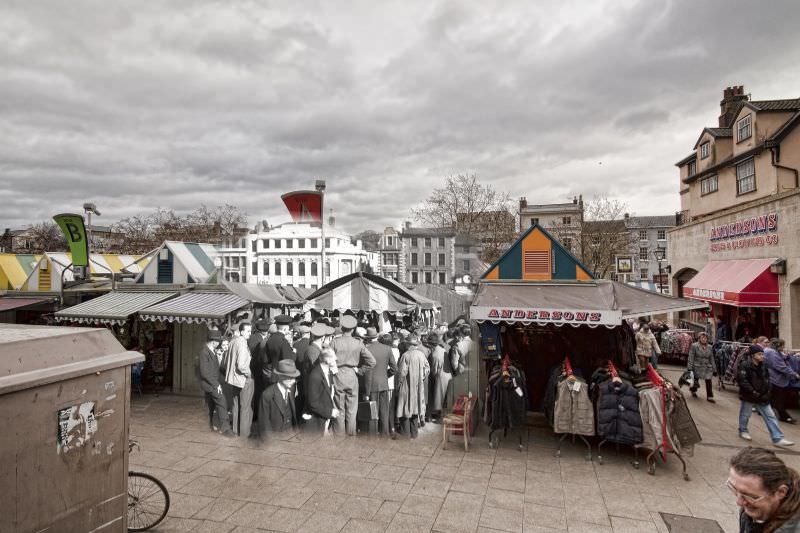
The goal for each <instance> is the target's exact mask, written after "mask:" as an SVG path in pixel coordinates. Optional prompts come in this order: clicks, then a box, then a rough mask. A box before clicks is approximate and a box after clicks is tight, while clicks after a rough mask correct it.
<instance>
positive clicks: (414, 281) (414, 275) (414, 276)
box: [411, 272, 419, 283]
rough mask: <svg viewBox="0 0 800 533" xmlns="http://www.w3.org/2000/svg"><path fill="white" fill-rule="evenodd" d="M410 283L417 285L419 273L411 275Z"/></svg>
mask: <svg viewBox="0 0 800 533" xmlns="http://www.w3.org/2000/svg"><path fill="white" fill-rule="evenodd" d="M411 283H419V272H412V273H411Z"/></svg>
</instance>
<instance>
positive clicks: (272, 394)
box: [258, 359, 300, 439]
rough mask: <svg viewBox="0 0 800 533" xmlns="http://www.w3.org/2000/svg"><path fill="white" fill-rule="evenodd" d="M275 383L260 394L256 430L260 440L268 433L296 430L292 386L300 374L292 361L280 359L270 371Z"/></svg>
mask: <svg viewBox="0 0 800 533" xmlns="http://www.w3.org/2000/svg"><path fill="white" fill-rule="evenodd" d="M272 377H273V379H274V380H275V383H273V384H272V385H270V386H269V387H267V388H266V390H264V392H263V393H262V394H261V401H260V402H259V408H258V412H259V417H258V430H259V435H260V436H261V438H262V439H264V438H266V437H267V435H268V434H270V433H281V432H283V431H290V430H292V429H295V428H297V408H296V406H295V389H294V385H295V383H296V382H297V378H298V377H300V372H299V371H298V370H297V367H296V366H295V364H294V361H293V360H292V359H282V360H280V361H278V364H277V365H275V367H274V368H273V369H272Z"/></svg>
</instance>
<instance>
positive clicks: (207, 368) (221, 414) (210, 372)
mask: <svg viewBox="0 0 800 533" xmlns="http://www.w3.org/2000/svg"><path fill="white" fill-rule="evenodd" d="M221 341H222V334H220V332H219V331H218V330H216V329H212V330H209V331H208V342H206V343H205V344H204V345H203V349H202V350H201V352H200V357H199V358H198V373H199V375H200V388H201V389H202V390H203V394H205V397H206V405H208V423H209V426H211V429H212V430H214V431H219V432H226V434H228V435H229V434H231V432H230V428H229V427H228V407H227V405H226V404H225V396H224V395H223V394H222V384H221V382H220V379H221V378H222V375H221V373H220V367H221V366H222V358H221V357H220V356H219V355H217V347H218V346H219V343H220V342H221Z"/></svg>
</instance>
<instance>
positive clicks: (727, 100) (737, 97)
mask: <svg viewBox="0 0 800 533" xmlns="http://www.w3.org/2000/svg"><path fill="white" fill-rule="evenodd" d="M749 99H750V97H749V96H747V95H746V94H744V86H743V85H734V86H733V87H726V88H725V90H723V91H722V100H720V102H719V112H720V115H719V127H720V128H730V127H731V126H732V125H733V119H734V113H735V112H736V110H737V109H738V108H739V103H740V102H746V101H748V100H749Z"/></svg>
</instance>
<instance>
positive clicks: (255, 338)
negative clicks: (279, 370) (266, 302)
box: [247, 318, 269, 420]
mask: <svg viewBox="0 0 800 533" xmlns="http://www.w3.org/2000/svg"><path fill="white" fill-rule="evenodd" d="M268 330H269V320H266V319H263V318H262V319H261V320H257V321H256V324H255V327H254V328H253V333H251V334H250V338H249V339H247V347H248V348H249V349H250V375H251V376H253V385H254V389H253V420H257V419H258V403H259V401H260V398H261V393H263V392H264V389H266V388H267V385H269V383H265V382H264V374H263V373H262V372H261V369H262V368H264V361H265V360H266V359H265V357H266V347H267V339H268V338H269V333H268Z"/></svg>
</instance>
